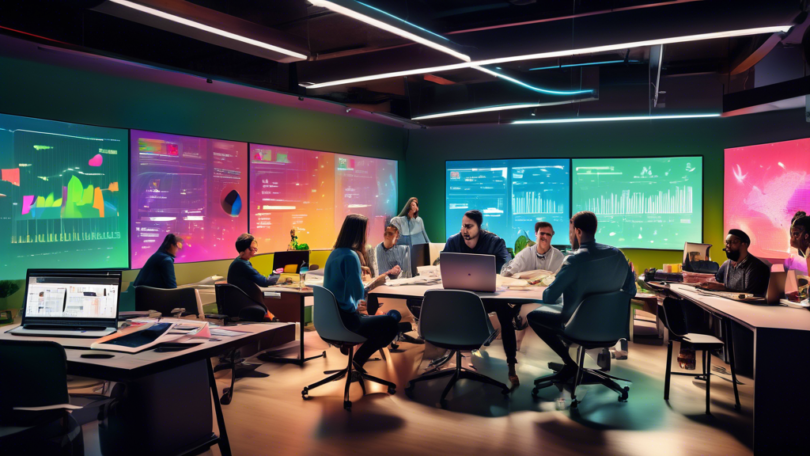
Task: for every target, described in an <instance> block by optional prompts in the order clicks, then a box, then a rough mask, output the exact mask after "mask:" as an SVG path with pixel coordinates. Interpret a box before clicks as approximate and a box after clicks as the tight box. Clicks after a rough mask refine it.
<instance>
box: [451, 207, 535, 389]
mask: <svg viewBox="0 0 810 456" xmlns="http://www.w3.org/2000/svg"><path fill="white" fill-rule="evenodd" d="M483 220H484V217H483V215H482V214H481V212H480V211H475V210H473V211H467V212H466V213H465V214H464V217H462V218H461V231H460V232H459V233H456V234H454V235H452V236H450V238H449V239H448V240H447V244H445V246H444V250H443V251H442V252H453V253H476V254H478V255H493V256H495V271H496V272H497V271H500V270H501V269H503V266H504V265H505V264H506V263H507V262H508V261H509V260H511V257H510V256H509V251H507V250H506V243H505V242H504V240H503V239H501V238H500V237H498V236H497V235H496V234H495V233H490V232H489V231H485V230H482V229H481V223H482V222H483ZM485 309H486V311H487V313H489V312H495V313H497V314H498V322H499V323H500V325H501V340H502V341H503V351H504V352H505V353H506V364H507V366H508V368H509V381H510V382H511V383H512V385H513V386H518V385H519V384H520V380H519V379H518V376H517V372H516V370H515V364H517V336H516V334H515V327H514V325H513V324H512V320H513V319H514V318H515V316H517V314H518V312H520V306H510V305H509V304H506V303H501V302H499V301H498V302H491V301H488V302H487V303H485Z"/></svg>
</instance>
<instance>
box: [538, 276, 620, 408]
mask: <svg viewBox="0 0 810 456" xmlns="http://www.w3.org/2000/svg"><path fill="white" fill-rule="evenodd" d="M558 335H559V337H560V338H561V339H562V340H563V342H565V343H566V345H569V346H570V345H578V346H579V347H578V348H577V373H576V376H575V378H574V386H573V390H572V392H571V407H573V408H576V407H577V404H578V402H577V395H576V393H577V386H579V385H580V384H581V383H582V382H583V380H584V379H586V377H587V383H588V384H594V383H599V384H602V385H604V386H606V387H608V388H610V389H612V390H613V391H616V392H617V393H619V402H626V401H627V396H628V392H629V391H630V388H629V387H621V386H620V385H619V384H618V383H616V382H615V380H621V381H628V380H625V379H620V378H617V377H614V376H612V375H608V374H607V373H605V372H603V371H600V370H595V369H587V368H585V367H584V363H585V351H586V350H590V349H595V348H609V347H612V346H614V345H616V342H618V341H619V340H620V339H626V338H628V337H629V335H630V296H629V295H628V294H626V293H624V292H621V291H613V292H609V293H596V294H591V295H588V296H586V297H585V298H584V299H583V300H582V301H581V302H580V304H579V306H577V308H576V310H574V312H573V314H572V315H571V318H570V319H569V320H568V322H567V323H565V324H564V325H563V327H562V328H561V330H560V332H559V334H558ZM549 366H550V367H551V368H552V369H555V368H558V369H559V368H561V367H562V366H561V365H559V364H556V363H550V364H549ZM555 380H556V379H555V378H554V375H551V376H547V377H540V378H538V379H537V380H535V381H534V384H535V386H534V389H532V396H533V397H537V395H538V392H539V390H540V389H541V388H546V387H548V386H551V385H553V384H554V383H555Z"/></svg>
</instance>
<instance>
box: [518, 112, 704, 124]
mask: <svg viewBox="0 0 810 456" xmlns="http://www.w3.org/2000/svg"><path fill="white" fill-rule="evenodd" d="M707 117H720V114H684V115H671V116H627V117H572V118H570V119H545V120H516V121H514V122H512V125H528V124H556V123H576V122H617V121H622V120H663V119H701V118H707Z"/></svg>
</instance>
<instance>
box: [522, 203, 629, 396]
mask: <svg viewBox="0 0 810 456" xmlns="http://www.w3.org/2000/svg"><path fill="white" fill-rule="evenodd" d="M596 227H597V220H596V214H594V213H593V212H579V213H577V214H575V215H574V216H573V217H572V218H571V222H570V224H569V237H570V240H571V245H573V246H578V247H579V249H578V250H576V251H575V252H574V253H573V254H571V255H569V256H567V257H566V258H565V261H564V262H563V264H562V267H561V268H560V272H558V273H557V277H556V278H555V279H554V282H552V283H551V285H550V286H549V287H548V288H546V290H545V291H544V292H543V303H544V304H543V306H542V307H540V308H539V309H537V310H534V311H532V312H531V313H530V314H529V316H528V320H529V325H530V326H531V327H532V329H533V330H534V332H536V333H537V335H538V336H540V338H541V339H542V340H543V341H544V342H545V343H546V344H547V345H548V346H549V347H551V349H552V350H554V352H555V353H557V355H559V356H560V358H562V361H563V363H564V364H563V369H562V370H561V371H559V372H558V373H557V374H556V375H555V376H554V377H555V379H557V380H559V381H565V380H568V379H570V378H572V377H573V376H574V374H576V372H577V364H576V362H575V361H574V359H573V358H571V355H569V354H568V346H567V345H566V344H565V343H564V342H563V341H562V339H560V337H559V335H558V334H560V333H561V332H562V331H563V328H564V325H565V323H566V322H567V321H568V319H570V318H571V315H573V314H574V312H575V311H576V308H577V306H578V305H579V303H580V302H582V300H583V298H584V297H585V296H587V295H589V294H594V293H610V292H615V291H623V292H625V293H627V294H628V296H629V297H630V298H632V297H633V296H635V295H636V281H635V277H634V276H633V270H632V268H631V266H630V264H629V263H628V262H627V259H626V258H625V256H624V254H623V253H622V252H621V251H620V250H619V249H617V248H615V247H611V246H608V245H604V244H597V243H596V239H595V236H596ZM560 297H562V298H563V299H562V303H559V299H560Z"/></svg>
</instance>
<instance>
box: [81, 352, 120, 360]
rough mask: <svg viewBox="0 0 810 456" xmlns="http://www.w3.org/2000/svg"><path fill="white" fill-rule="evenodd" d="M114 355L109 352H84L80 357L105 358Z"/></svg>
mask: <svg viewBox="0 0 810 456" xmlns="http://www.w3.org/2000/svg"><path fill="white" fill-rule="evenodd" d="M114 356H115V355H111V354H109V353H85V354H83V355H82V356H81V357H82V358H101V359H106V358H112V357H114Z"/></svg>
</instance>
